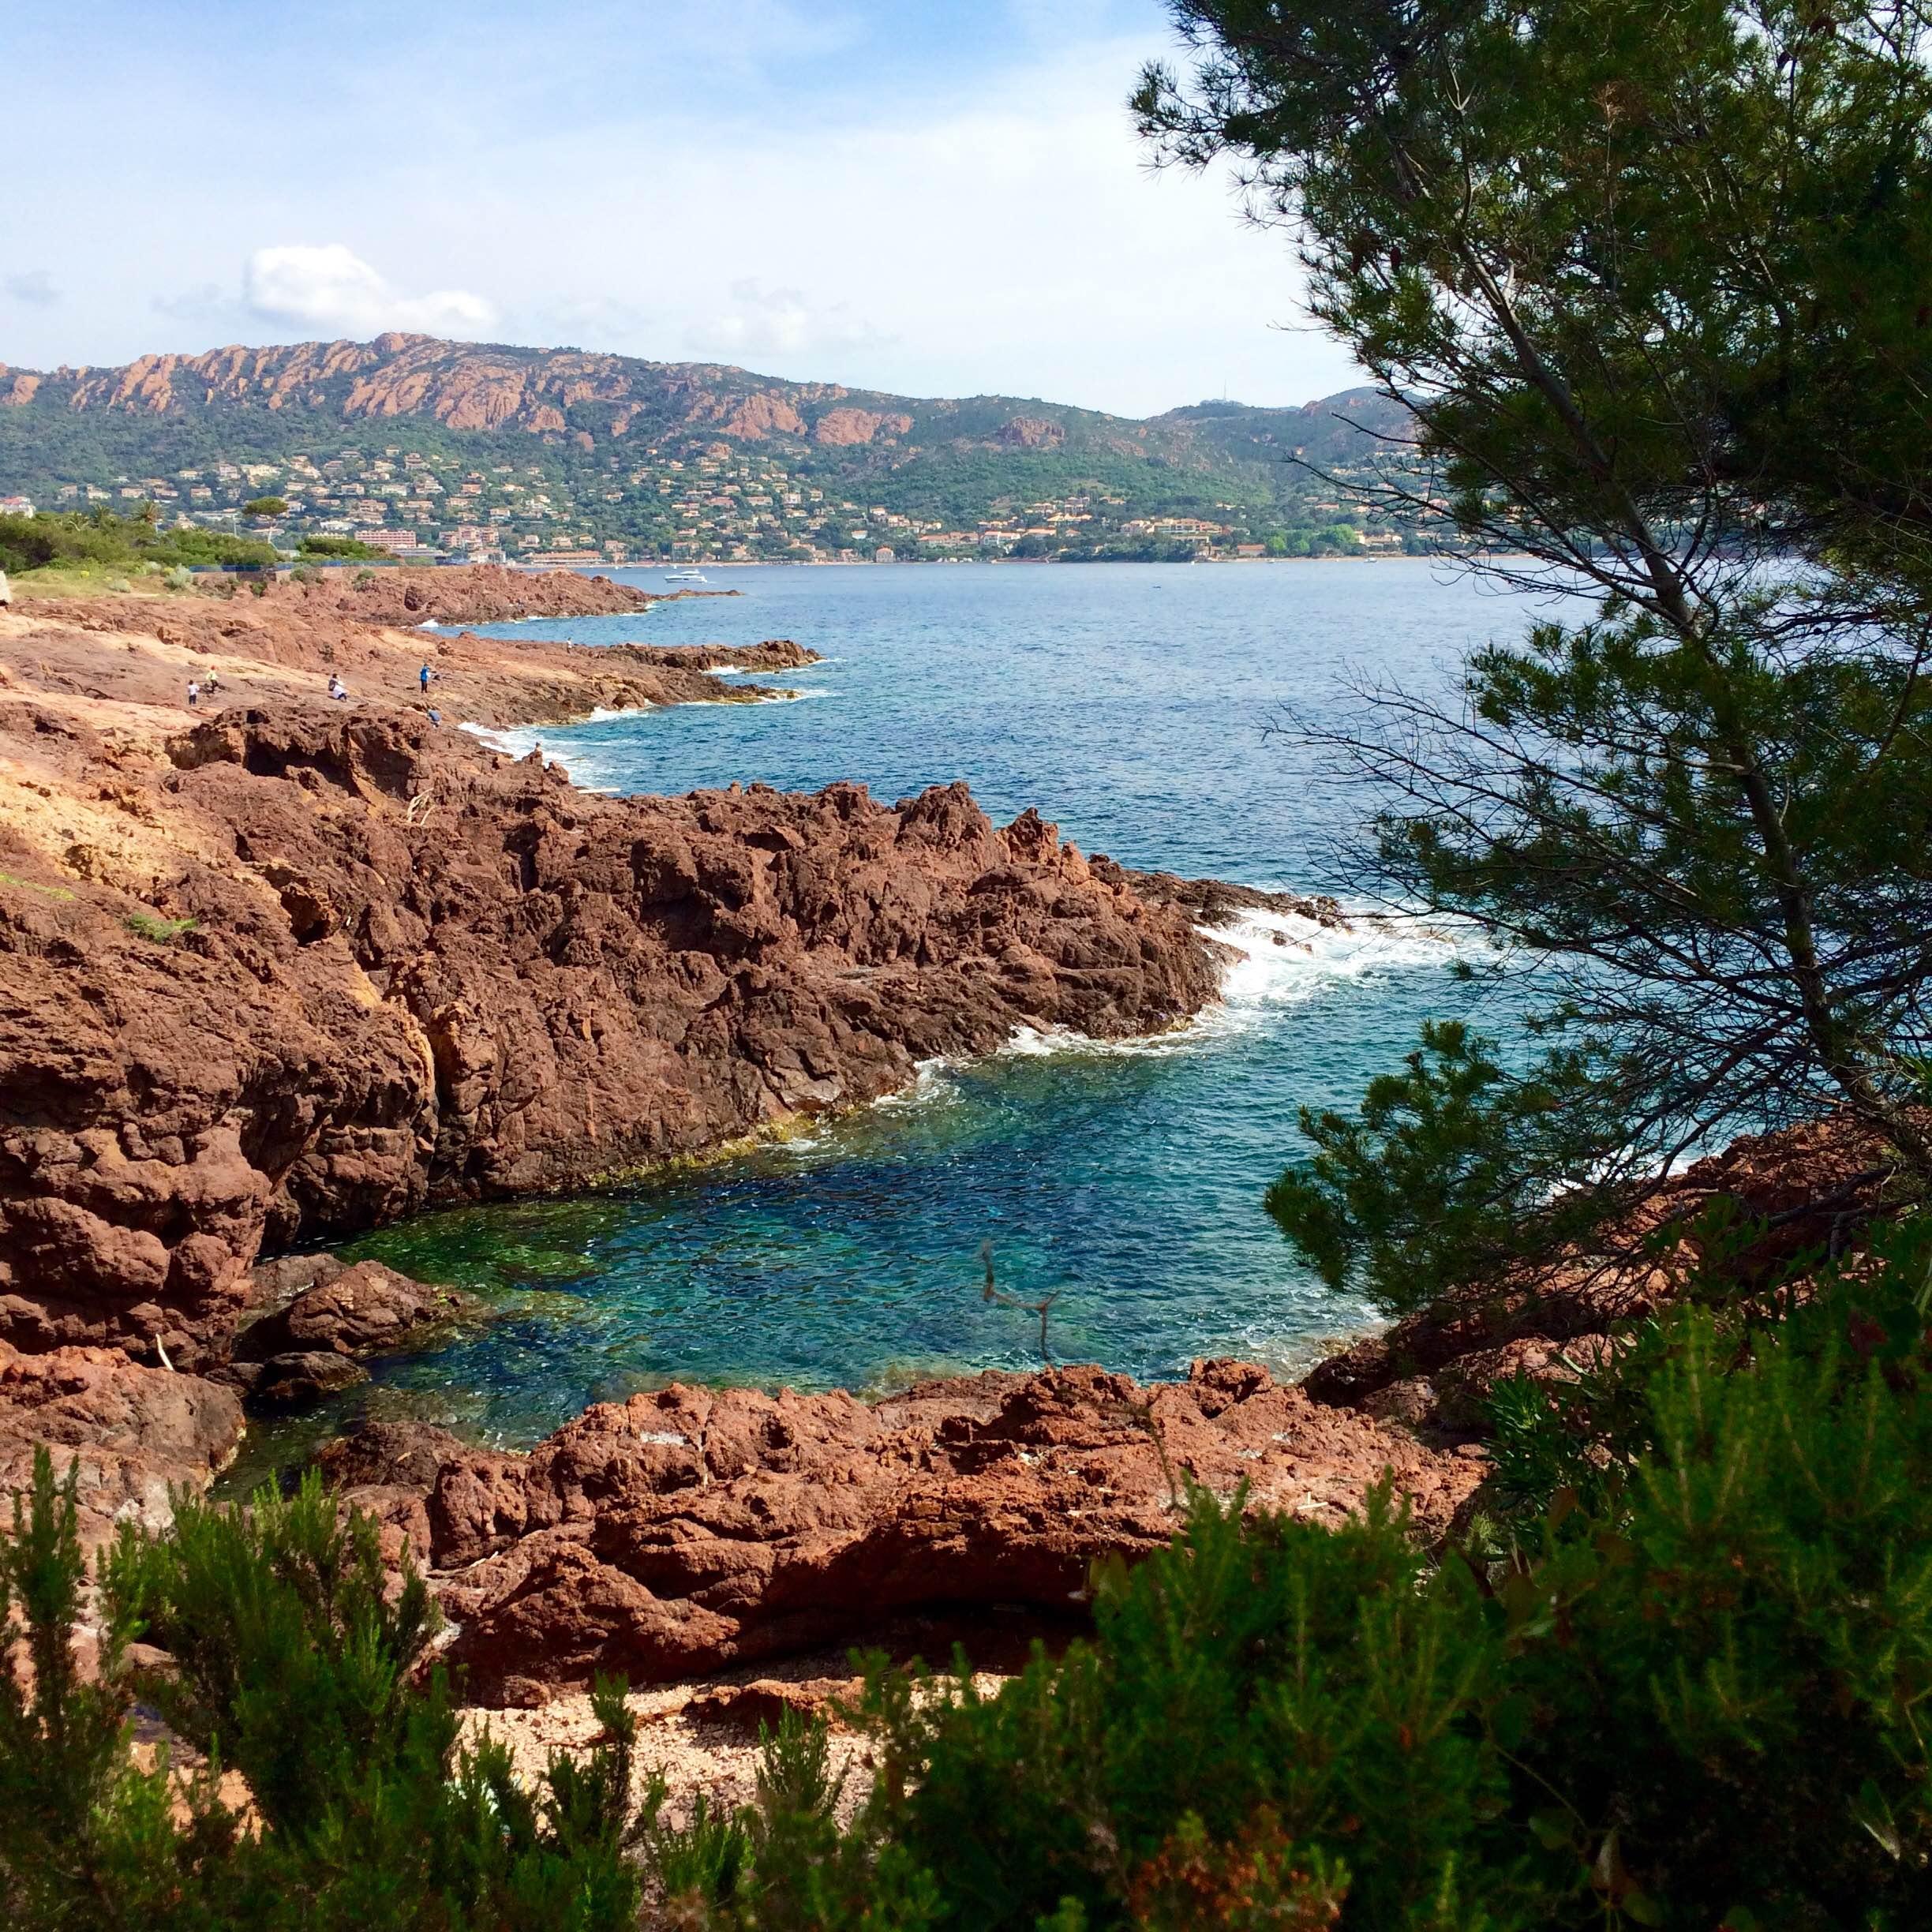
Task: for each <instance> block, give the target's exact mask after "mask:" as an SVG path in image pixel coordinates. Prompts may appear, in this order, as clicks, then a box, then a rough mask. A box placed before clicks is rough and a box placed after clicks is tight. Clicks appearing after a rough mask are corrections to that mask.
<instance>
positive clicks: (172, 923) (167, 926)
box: [122, 912, 201, 945]
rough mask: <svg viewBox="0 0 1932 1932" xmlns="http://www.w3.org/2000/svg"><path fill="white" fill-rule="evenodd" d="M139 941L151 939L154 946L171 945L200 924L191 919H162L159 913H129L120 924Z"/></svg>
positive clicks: (198, 921)
mask: <svg viewBox="0 0 1932 1932" xmlns="http://www.w3.org/2000/svg"><path fill="white" fill-rule="evenodd" d="M122 923H123V924H124V925H125V927H127V929H128V930H129V932H131V933H133V934H134V936H135V937H136V938H139V939H151V940H152V941H153V942H154V943H155V945H173V944H174V942H175V941H176V940H177V939H179V938H183V937H184V936H185V934H189V933H191V932H193V931H195V930H197V928H198V927H199V926H200V923H201V922H200V920H199V919H163V917H162V916H161V915H160V914H159V912H130V913H129V915H127V917H126V919H125V920H124V921H123V922H122Z"/></svg>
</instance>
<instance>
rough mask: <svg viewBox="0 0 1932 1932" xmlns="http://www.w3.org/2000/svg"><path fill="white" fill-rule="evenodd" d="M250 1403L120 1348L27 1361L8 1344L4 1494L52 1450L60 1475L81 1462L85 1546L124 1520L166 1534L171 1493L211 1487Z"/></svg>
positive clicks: (3, 1352)
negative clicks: (40, 1454) (40, 1450)
mask: <svg viewBox="0 0 1932 1932" xmlns="http://www.w3.org/2000/svg"><path fill="white" fill-rule="evenodd" d="M241 1428H242V1423H241V1398H239V1397H238V1395H236V1394H235V1393H234V1391H233V1390H232V1389H226V1388H219V1387H216V1386H215V1383H212V1382H208V1381H204V1380H202V1378H201V1377H200V1376H192V1375H177V1374H174V1373H172V1372H170V1371H168V1370H167V1369H165V1368H144V1367H143V1366H142V1365H140V1363H138V1362H135V1361H130V1360H129V1358H128V1357H127V1356H126V1355H125V1354H124V1353H123V1352H122V1350H118V1349H99V1348H62V1349H55V1350H52V1351H51V1352H50V1353H48V1354H38V1355H23V1354H20V1353H18V1352H17V1350H14V1349H13V1348H10V1347H9V1346H7V1344H6V1343H5V1342H0V1496H6V1495H7V1494H9V1492H12V1491H13V1490H16V1489H24V1488H26V1487H27V1486H28V1484H29V1483H30V1482H31V1481H32V1477H33V1458H34V1451H35V1449H36V1447H38V1446H39V1445H42V1444H44V1445H45V1446H46V1447H47V1448H48V1449H49V1450H50V1451H51V1452H52V1455H53V1458H54V1473H55V1475H56V1476H57V1477H65V1476H66V1473H67V1470H68V1467H69V1464H70V1463H72V1462H76V1461H77V1462H78V1464H79V1470H80V1474H79V1484H78V1491H79V1503H80V1533H81V1538H82V1541H84V1542H85V1543H87V1544H98V1543H101V1542H103V1541H107V1539H108V1538H109V1537H111V1536H112V1535H113V1533H114V1526H115V1525H116V1524H118V1523H120V1522H128V1521H133V1522H140V1523H141V1524H143V1525H144V1526H146V1527H147V1528H149V1529H161V1528H164V1527H165V1526H167V1523H168V1522H169V1521H170V1519H171V1518H172V1515H173V1510H172V1505H171V1503H170V1496H169V1492H170V1489H171V1488H183V1487H185V1488H189V1489H201V1488H206V1487H207V1485H208V1481H209V1479H210V1477H212V1476H213V1475H214V1474H215V1473H216V1472H217V1471H218V1470H220V1469H221V1468H223V1466H225V1465H226V1464H227V1462H228V1461H229V1460H230V1458H231V1457H232V1456H233V1455H234V1451H235V1448H236V1446H237V1444H238V1443H239V1442H240V1441H241Z"/></svg>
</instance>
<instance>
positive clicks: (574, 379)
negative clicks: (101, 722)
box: [0, 331, 1406, 555]
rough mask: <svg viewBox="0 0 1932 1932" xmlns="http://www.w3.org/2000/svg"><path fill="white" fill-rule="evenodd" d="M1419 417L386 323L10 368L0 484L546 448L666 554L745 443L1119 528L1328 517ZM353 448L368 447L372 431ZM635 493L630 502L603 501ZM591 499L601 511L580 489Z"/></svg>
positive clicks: (835, 473)
mask: <svg viewBox="0 0 1932 1932" xmlns="http://www.w3.org/2000/svg"><path fill="white" fill-rule="evenodd" d="M1405 429H1406V417H1404V416H1403V414H1402V411H1401V410H1400V408H1399V406H1397V405H1395V404H1391V403H1390V402H1388V401H1387V399H1385V398H1383V397H1381V396H1380V395H1377V394H1376V392H1375V391H1372V390H1369V389H1363V388H1357V389H1353V390H1346V391H1341V392H1339V394H1338V395H1335V396H1331V397H1326V398H1322V399H1318V400H1316V401H1314V402H1309V403H1306V404H1303V405H1301V406H1281V407H1261V406H1254V405H1249V404H1244V403H1237V402H1226V401H1222V402H1200V403H1194V404H1188V405H1184V406H1181V407H1179V408H1177V409H1174V410H1167V411H1165V412H1163V413H1162V414H1159V415H1157V416H1152V417H1145V418H1132V417H1117V416H1112V415H1109V414H1106V412H1104V411H1101V410H1087V409H1083V408H1080V407H1078V406H1075V405H1073V404H1069V403H1057V402H1050V401H1047V400H1046V399H1042V398H1039V397H1020V396H1005V395H979V396H968V397H930V398H929V397H916V396H906V395H897V394H895V393H893V392H891V391H884V390H875V389H867V388H853V387H851V386H849V385H847V384H838V383H825V382H810V381H794V380H789V379H787V378H782V377H777V376H763V375H760V374H758V373H756V372H754V371H752V370H749V369H740V368H737V367H736V366H734V365H728V364H724V363H710V362H681V363H680V362H658V361H651V360H649V359H647V358H641V357H630V356H620V355H616V354H608V353H605V352H601V351H594V350H582V349H574V348H559V349H541V348H522V347H519V346H512V345H507V344H496V343H453V342H447V341H444V340H442V339H439V338H436V337H433V336H427V335H407V334H403V333H400V332H394V331H392V332H389V333H386V334H383V335H377V336H375V337H373V338H372V339H369V340H368V341H366V342H358V341H354V340H351V339H334V340H329V341H316V342H307V343H282V344H273V345H266V346H245V345H241V344H229V345H226V346H222V347H219V348H215V349H212V350H205V351H203V352H201V353H200V354H187V353H167V354H150V355H144V356H140V357H137V358H135V359H134V360H133V361H130V362H127V363H122V364H118V365H62V366H61V367H58V368H56V369H52V370H49V371H42V370H32V369H19V368H17V367H13V366H10V365H6V364H0V490H4V489H15V490H23V491H27V492H36V491H45V490H47V489H50V488H51V489H54V490H55V491H56V492H62V491H63V490H64V497H63V500H70V499H73V498H75V497H77V496H79V494H80V492H81V491H83V490H84V489H86V488H88V487H89V486H92V487H93V488H95V489H99V488H100V487H101V486H103V485H113V486H114V487H117V488H119V489H121V490H122V494H124V495H125V494H127V493H129V491H128V488H127V486H128V485H129V484H130V481H131V480H132V479H133V478H135V477H140V474H141V473H142V472H143V471H144V470H145V471H148V472H149V473H150V474H149V475H148V477H146V478H145V479H144V481H148V482H150V483H152V484H155V485H162V486H163V489H162V493H163V496H164V497H165V496H167V495H170V494H174V493H176V492H172V491H171V490H170V489H167V487H166V485H167V479H168V476H169V473H170V471H173V472H174V473H175V474H177V475H182V474H187V473H188V472H189V471H191V470H200V469H204V468H205V467H206V466H208V465H210V464H215V463H223V462H226V463H228V464H248V463H250V462H253V463H255V464H256V465H259V466H276V465H286V464H287V463H288V462H290V460H291V459H301V460H308V459H316V458H327V457H328V456H330V455H331V453H332V445H333V444H334V443H335V441H345V442H346V441H347V440H350V439H351V438H354V439H356V440H358V441H360V440H367V439H368V438H369V436H381V437H384V438H387V439H390V440H391V442H392V444H393V445H394V447H393V448H392V449H391V455H393V456H397V457H400V458H402V459H404V460H405V461H407V460H408V459H410V458H411V457H412V456H414V457H417V458H420V459H425V460H427V459H429V458H431V457H432V456H440V457H441V458H444V459H447V460H448V461H450V462H458V461H459V460H460V459H463V458H465V457H466V456H467V457H469V458H470V459H473V460H474V462H475V463H476V464H477V465H478V466H481V465H484V464H485V463H486V462H487V463H496V464H498V465H501V464H502V463H504V462H511V463H513V464H514V463H528V462H530V452H533V451H534V452H536V453H537V456H538V457H539V459H541V465H542V466H543V469H544V474H545V478H546V479H554V481H555V485H556V487H558V488H560V489H561V490H562V496H561V497H560V499H558V500H557V506H558V507H559V515H558V517H557V519H556V521H557V522H558V523H559V525H562V524H567V523H576V524H581V525H583V526H586V527H585V530H584V532H583V534H585V535H586V536H589V537H608V535H609V534H611V533H613V532H614V533H616V534H618V535H620V536H630V537H636V538H639V539H642V541H645V542H646V543H647V544H650V545H654V546H655V547H656V548H657V550H658V551H659V552H660V553H661V554H666V555H668V554H671V551H670V550H669V549H665V548H664V546H665V545H667V544H668V545H675V544H676V542H677V541H679V540H678V539H677V537H676V536H675V534H672V535H668V536H667V535H666V534H665V530H668V529H670V528H671V527H672V526H675V525H676V524H677V522H678V519H677V518H676V516H674V515H667V516H665V518H662V519H657V521H656V522H653V519H652V518H651V517H650V515H645V514H643V512H644V511H648V510H650V509H651V508H653V507H666V506H657V505H656V504H655V499H657V498H658V497H668V498H670V499H672V500H673V501H672V504H671V505H669V506H668V507H675V499H676V496H677V495H678V493H679V492H680V490H681V489H683V488H684V487H685V483H687V482H688V481H690V479H688V478H686V479H684V481H680V480H679V478H678V474H677V473H679V472H680V471H682V470H684V469H686V468H687V466H691V465H693V464H696V465H698V466H702V465H703V464H704V463H705V462H706V461H707V460H708V461H709V462H711V463H713V464H714V465H715V464H718V463H728V462H736V464H737V466H738V469H739V470H740V471H742V470H743V462H745V461H747V460H750V461H753V462H755V463H756V464H757V465H758V466H760V467H761V470H762V472H764V473H768V474H769V475H770V476H771V477H772V478H773V481H775V482H776V483H777V484H778V485H784V486H790V485H793V484H796V485H799V489H800V492H801V494H803V493H804V492H806V491H807V490H808V489H810V488H811V487H812V486H818V487H819V488H820V489H821V490H822V492H827V491H829V492H836V493H837V497H838V498H843V497H845V496H849V497H851V498H852V501H849V502H844V501H841V502H840V503H839V507H840V508H841V510H853V511H857V510H860V509H864V508H873V507H875V508H878V509H879V510H881V511H883V512H884V513H886V515H889V516H893V517H899V518H901V519H910V520H911V521H912V522H914V523H919V522H921V520H922V519H923V520H924V521H925V522H930V523H932V524H933V525H934V527H940V526H945V525H946V524H947V523H949V522H955V523H956V522H960V521H961V520H962V519H979V521H981V522H983V521H985V520H986V519H988V518H989V517H990V516H994V515H996V514H997V507H998V506H999V505H1001V504H1007V505H1009V507H1017V506H1028V507H1043V508H1044V509H1046V510H1049V511H1050V510H1051V509H1052V508H1053V507H1054V506H1055V505H1060V504H1065V503H1067V502H1069V501H1071V500H1074V499H1080V500H1083V502H1082V504H1081V506H1080V507H1076V508H1074V509H1073V510H1069V511H1065V516H1066V517H1067V518H1069V519H1080V518H1081V517H1083V516H1084V517H1086V518H1088V519H1089V520H1091V519H1092V518H1093V517H1094V515H1095V514H1096V512H1095V509H1094V507H1093V505H1092V504H1091V503H1088V502H1086V501H1084V500H1088V499H1095V498H1097V499H1099V500H1100V501H1101V503H1102V504H1103V505H1104V507H1105V508H1106V510H1107V511H1118V512H1119V515H1118V517H1115V518H1114V519H1113V521H1114V522H1116V523H1118V522H1132V521H1133V520H1135V519H1141V520H1144V519H1148V518H1149V517H1154V518H1159V517H1163V516H1166V517H1169V518H1173V517H1174V516H1177V515H1178V516H1181V517H1190V516H1191V517H1194V518H1196V519H1200V518H1203V517H1204V516H1207V515H1210V514H1212V515H1215V516H1218V517H1219V522H1217V524H1216V527H1217V528H1222V527H1225V528H1226V530H1229V531H1230V532H1234V531H1236V530H1239V531H1240V532H1241V533H1242V534H1247V533H1249V531H1251V530H1260V529H1265V528H1275V527H1279V526H1282V524H1283V523H1284V522H1287V523H1290V524H1293V523H1296V522H1300V523H1313V522H1318V521H1320V518H1321V517H1323V516H1327V517H1328V518H1329V519H1330V520H1331V521H1332V520H1333V518H1334V516H1335V515H1336V514H1339V511H1340V510H1341V507H1342V506H1341V505H1340V504H1339V503H1337V502H1336V501H1335V500H1334V491H1333V489H1332V487H1331V486H1329V485H1325V484H1324V483H1322V482H1321V481H1320V479H1318V478H1316V477H1312V476H1311V474H1310V473H1309V470H1307V469H1306V468H1305V467H1304V466H1305V465H1308V464H1312V465H1314V466H1316V468H1317V469H1338V468H1351V469H1354V468H1362V467H1364V466H1371V465H1372V463H1373V462H1374V461H1375V460H1376V457H1377V455H1378V454H1379V453H1380V452H1381V451H1383V450H1385V449H1386V448H1387V440H1388V439H1391V438H1393V439H1397V440H1399V439H1400V438H1401V437H1402V434H1403V432H1404V430H1405ZM339 454H340V455H342V456H343V457H350V458H354V459H356V460H357V461H358V462H360V461H361V460H362V459H363V452H362V451H361V450H360V449H359V448H349V449H344V450H342V451H340V452H339ZM633 472H635V474H632V473H633ZM613 473H614V474H613ZM198 480H199V479H197V481H198ZM740 481H749V482H751V483H752V484H753V485H754V486H755V482H756V479H755V477H751V476H749V475H748V474H745V475H742V476H741V477H740ZM605 485H608V486H610V487H609V488H608V489H606V488H605V487H601V486H605ZM459 487H460V486H459ZM627 492H630V493H631V497H632V498H635V501H633V502H632V504H631V507H632V509H633V510H635V511H638V514H637V515H629V514H628V513H627V512H625V511H622V510H620V509H612V508H609V507H608V506H610V505H615V504H621V503H623V501H625V500H627ZM392 493H393V492H392ZM578 496H588V497H590V498H591V499H593V500H594V502H593V506H592V507H590V508H589V509H586V508H585V507H584V506H582V505H580V504H578V502H577V501H576V498H577V497H578ZM861 499H863V501H862V500H861ZM210 501H211V503H212V501H213V499H212V496H211V498H210ZM1324 504H1325V506H1326V507H1325V508H1324V507H1320V506H1322V505H1324ZM361 507H367V506H361ZM208 514H210V515H218V514H219V511H215V510H211V511H209V512H208ZM848 520H849V519H848ZM1105 520H1106V519H1105V518H1104V516H1103V521H1105ZM781 521H782V519H781ZM691 527H693V528H696V527H697V526H695V525H694V526H691ZM653 533H654V534H653ZM732 534H734V533H732V532H731V531H721V532H720V538H721V540H722V539H723V538H724V537H728V536H731V535H732ZM736 534H737V535H738V536H739V537H743V538H744V539H745V540H746V541H750V539H751V534H752V533H744V532H739V533H736ZM781 534H782V532H781ZM691 541H693V542H694V543H699V547H702V544H701V543H700V540H699V539H698V538H694V539H692V540H691Z"/></svg>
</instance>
